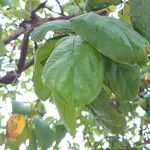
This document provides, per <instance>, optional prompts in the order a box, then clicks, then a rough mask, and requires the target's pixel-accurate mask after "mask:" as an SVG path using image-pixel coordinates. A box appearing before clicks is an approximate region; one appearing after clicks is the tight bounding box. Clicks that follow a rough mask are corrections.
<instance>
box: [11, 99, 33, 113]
mask: <svg viewBox="0 0 150 150" xmlns="http://www.w3.org/2000/svg"><path fill="white" fill-rule="evenodd" d="M12 113H13V114H22V115H31V114H32V107H31V106H27V105H25V104H24V103H23V102H17V101H12Z"/></svg>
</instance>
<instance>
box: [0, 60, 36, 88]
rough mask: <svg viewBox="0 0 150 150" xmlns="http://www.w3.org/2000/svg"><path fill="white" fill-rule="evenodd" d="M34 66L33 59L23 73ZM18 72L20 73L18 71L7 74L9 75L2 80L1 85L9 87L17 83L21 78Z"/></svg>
mask: <svg viewBox="0 0 150 150" xmlns="http://www.w3.org/2000/svg"><path fill="white" fill-rule="evenodd" d="M33 64H34V59H31V60H30V61H28V62H27V63H26V64H25V65H24V67H23V70H22V71H24V70H26V69H28V68H29V67H30V66H32V65H33ZM17 72H18V70H14V71H10V72H7V74H6V75H5V76H3V77H1V78H0V83H2V84H6V85H8V84H11V83H13V82H15V81H17V80H18V78H19V75H18V73H17Z"/></svg>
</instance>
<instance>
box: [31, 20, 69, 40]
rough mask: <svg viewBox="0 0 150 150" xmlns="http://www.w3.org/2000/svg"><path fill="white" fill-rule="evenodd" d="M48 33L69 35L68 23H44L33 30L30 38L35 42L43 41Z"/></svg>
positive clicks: (60, 21) (64, 21)
mask: <svg viewBox="0 0 150 150" xmlns="http://www.w3.org/2000/svg"><path fill="white" fill-rule="evenodd" d="M48 31H53V32H66V33H69V32H71V26H70V22H69V21H68V20H56V21H51V22H48V23H45V24H43V25H41V26H40V27H37V28H35V29H34V30H33V32H32V33H31V38H32V40H33V41H35V42H40V41H42V40H44V38H45V35H46V33H47V32H48Z"/></svg>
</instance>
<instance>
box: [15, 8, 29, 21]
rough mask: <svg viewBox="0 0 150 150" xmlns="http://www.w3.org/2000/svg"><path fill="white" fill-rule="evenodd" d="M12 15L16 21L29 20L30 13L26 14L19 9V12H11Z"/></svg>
mask: <svg viewBox="0 0 150 150" xmlns="http://www.w3.org/2000/svg"><path fill="white" fill-rule="evenodd" d="M13 14H14V15H15V17H16V18H18V19H29V18H30V13H29V12H27V11H26V10H24V9H20V10H15V11H14V12H13Z"/></svg>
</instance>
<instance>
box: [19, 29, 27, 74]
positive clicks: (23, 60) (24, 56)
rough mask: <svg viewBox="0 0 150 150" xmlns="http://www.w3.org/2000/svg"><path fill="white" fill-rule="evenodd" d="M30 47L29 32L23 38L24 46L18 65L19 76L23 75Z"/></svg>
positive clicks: (22, 46)
mask: <svg viewBox="0 0 150 150" xmlns="http://www.w3.org/2000/svg"><path fill="white" fill-rule="evenodd" d="M28 45H29V32H27V33H25V34H24V38H23V41H22V45H21V52H20V58H19V62H18V65H17V74H21V73H22V71H23V68H24V64H25V59H26V55H27V50H28Z"/></svg>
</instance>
